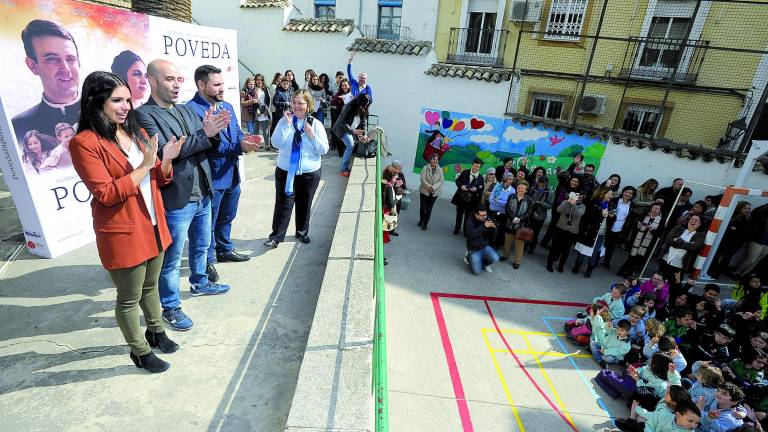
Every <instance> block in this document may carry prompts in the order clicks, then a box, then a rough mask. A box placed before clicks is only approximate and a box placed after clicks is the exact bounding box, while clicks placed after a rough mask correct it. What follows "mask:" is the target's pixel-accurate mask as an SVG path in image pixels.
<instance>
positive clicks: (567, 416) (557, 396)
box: [523, 336, 576, 425]
mask: <svg viewBox="0 0 768 432" xmlns="http://www.w3.org/2000/svg"><path fill="white" fill-rule="evenodd" d="M523 340H525V345H526V346H527V347H528V349H529V350H533V347H531V341H529V340H528V336H523ZM533 358H534V359H535V360H536V364H537V365H538V366H539V369H540V370H541V374H542V375H544V380H546V381H547V385H548V386H549V389H550V390H552V394H553V395H555V400H557V403H558V404H559V405H560V409H562V410H563V414H564V415H565V417H566V418H567V419H568V421H569V422H571V424H572V425H575V424H576V423H574V422H573V419H572V418H571V415H570V414H568V410H567V409H566V408H565V404H564V403H563V401H562V399H560V395H559V394H557V390H555V386H554V384H552V381H551V380H550V379H549V375H547V371H546V370H545V369H544V366H543V365H542V364H541V361H539V357H538V356H534V357H533Z"/></svg>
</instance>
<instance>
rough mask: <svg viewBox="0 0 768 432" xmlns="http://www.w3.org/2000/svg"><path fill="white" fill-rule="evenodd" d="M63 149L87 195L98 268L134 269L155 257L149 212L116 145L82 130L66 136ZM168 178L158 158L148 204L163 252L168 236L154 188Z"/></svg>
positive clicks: (166, 182)
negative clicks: (91, 211)
mask: <svg viewBox="0 0 768 432" xmlns="http://www.w3.org/2000/svg"><path fill="white" fill-rule="evenodd" d="M139 146H140V148H142V149H143V147H144V146H143V145H142V144H139ZM69 151H70V154H71V155H72V164H73V165H74V167H75V171H77V174H79V175H80V179H82V180H83V182H84V183H85V186H86V187H87V188H88V190H89V191H91V194H93V199H92V200H91V209H92V210H93V229H94V230H95V231H96V246H97V248H98V250H99V257H100V258H101V264H102V265H103V266H104V268H106V269H107V270H114V269H120V268H129V267H134V266H136V265H139V264H141V263H143V262H144V261H147V260H149V259H151V258H154V257H156V256H157V255H159V253H160V252H159V251H158V247H157V240H156V239H155V230H154V227H153V225H152V219H151V217H150V215H149V211H148V210H147V206H146V204H145V203H144V198H143V197H142V196H141V193H140V192H139V188H138V187H137V186H134V185H133V181H132V180H131V178H130V177H129V174H130V173H131V172H132V171H133V167H132V166H131V164H130V163H129V162H128V158H127V157H125V155H124V154H123V152H122V151H120V149H119V148H118V145H117V144H116V143H114V142H111V141H109V140H107V139H106V138H102V137H100V136H98V135H96V133H94V132H92V131H83V132H80V133H78V134H77V135H75V137H74V138H72V141H70V144H69ZM172 178H173V172H171V173H170V175H168V176H163V172H162V170H161V169H160V160H158V161H157V162H156V163H155V166H154V168H152V170H150V182H151V185H152V202H153V204H154V206H155V215H156V216H157V218H156V219H157V228H158V231H159V233H160V243H161V245H162V249H163V250H165V249H166V248H168V246H169V245H170V244H171V234H170V232H169V231H168V224H167V223H166V221H165V208H164V207H163V198H162V196H161V195H160V189H159V188H160V186H163V185H165V184H168V183H170V182H171V179H172Z"/></svg>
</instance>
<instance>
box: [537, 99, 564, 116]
mask: <svg viewBox="0 0 768 432" xmlns="http://www.w3.org/2000/svg"><path fill="white" fill-rule="evenodd" d="M563 106H565V96H560V95H552V94H543V93H536V94H534V95H533V102H532V103H531V115H532V116H536V117H545V118H551V119H559V118H560V116H561V115H562V114H563Z"/></svg>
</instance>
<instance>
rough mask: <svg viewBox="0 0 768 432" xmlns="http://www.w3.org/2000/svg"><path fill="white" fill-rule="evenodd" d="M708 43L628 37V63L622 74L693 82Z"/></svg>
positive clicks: (622, 75) (658, 79) (645, 78)
mask: <svg viewBox="0 0 768 432" xmlns="http://www.w3.org/2000/svg"><path fill="white" fill-rule="evenodd" d="M708 47H709V41H703V40H692V39H688V40H687V41H685V43H684V40H683V39H669V38H654V37H645V38H639V37H631V38H629V47H628V48H629V49H628V50H627V53H628V54H629V55H628V57H627V59H626V60H625V64H629V65H630V66H629V67H624V68H622V69H621V77H622V78H630V79H640V80H651V81H667V80H670V79H671V80H672V81H675V82H681V83H689V84H691V83H694V82H696V79H697V78H698V77H699V70H700V69H701V64H702V62H703V61H704V55H705V54H706V52H707V48H708ZM673 75H674V76H673Z"/></svg>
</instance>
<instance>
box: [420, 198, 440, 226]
mask: <svg viewBox="0 0 768 432" xmlns="http://www.w3.org/2000/svg"><path fill="white" fill-rule="evenodd" d="M435 200H437V197H436V196H431V195H424V194H423V193H420V194H419V225H423V226H427V224H428V223H429V218H430V217H432V207H434V205H435Z"/></svg>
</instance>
